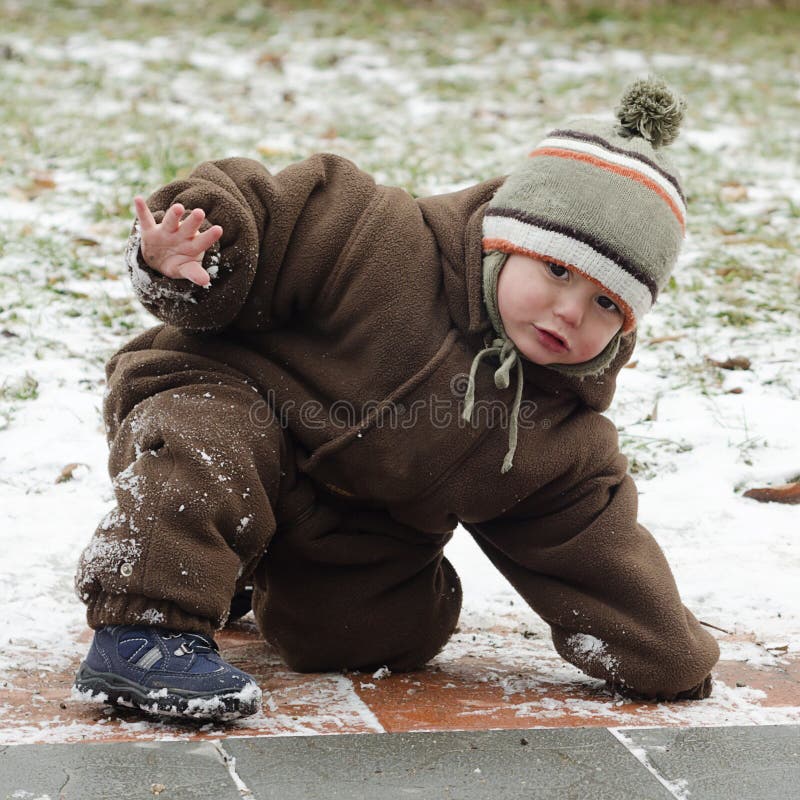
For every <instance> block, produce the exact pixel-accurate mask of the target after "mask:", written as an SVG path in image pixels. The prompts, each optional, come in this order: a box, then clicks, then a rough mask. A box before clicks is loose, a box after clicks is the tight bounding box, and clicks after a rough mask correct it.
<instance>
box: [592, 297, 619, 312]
mask: <svg viewBox="0 0 800 800" xmlns="http://www.w3.org/2000/svg"><path fill="white" fill-rule="evenodd" d="M597 302H598V303H599V304H600V307H601V308H605V309H606V310H607V311H619V306H618V305H617V304H616V303H615V302H614V301H613V300H612V299H611V298H609V297H606V296H605V295H604V294H601V295H600V297H598V298H597Z"/></svg>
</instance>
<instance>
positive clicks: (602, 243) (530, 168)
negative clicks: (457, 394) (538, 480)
mask: <svg viewBox="0 0 800 800" xmlns="http://www.w3.org/2000/svg"><path fill="white" fill-rule="evenodd" d="M685 107H686V102H685V100H684V99H683V98H681V97H679V96H677V95H675V94H674V93H673V92H672V91H671V89H670V88H669V87H668V86H667V85H666V84H665V83H664V82H663V81H661V80H659V79H657V78H651V79H648V80H640V81H636V82H635V83H633V84H631V86H629V87H628V89H627V90H626V92H625V94H624V95H623V97H622V99H621V101H620V104H619V106H618V107H617V109H616V116H617V122H616V123H615V124H613V125H612V124H609V123H607V122H600V121H597V120H595V119H586V118H582V119H576V120H573V121H570V122H568V123H566V124H565V125H563V126H562V127H559V128H557V129H556V130H553V131H551V132H550V133H549V134H547V136H546V137H545V138H544V139H543V140H542V141H541V142H540V143H539V144H538V145H537V146H536V148H535V149H534V150H533V151H532V152H531V153H530V155H529V157H528V158H527V159H526V161H525V162H524V163H523V164H521V165H520V166H519V167H518V168H517V169H515V170H514V171H512V172H511V174H510V175H509V176H508V178H507V179H506V180H505V182H504V183H503V185H502V186H501V187H500V188H499V189H498V191H497V193H496V194H495V196H494V197H493V198H492V200H491V202H490V203H489V205H488V207H487V210H486V213H485V216H484V220H483V251H484V258H483V299H484V304H485V306H486V310H487V312H488V314H489V318H490V320H491V322H492V326H493V328H494V332H495V335H496V336H495V338H494V339H493V341H492V344H491V347H487V348H486V349H484V350H482V351H481V352H480V353H478V355H477V356H476V357H475V359H474V361H473V364H472V369H471V370H470V382H469V384H468V387H467V395H466V397H465V408H464V418H465V419H467V420H469V419H470V418H471V416H472V407H473V403H474V391H475V386H474V376H475V371H476V369H477V366H478V363H479V362H480V360H481V359H482V358H484V357H485V356H487V355H497V356H498V357H499V358H500V367H499V368H498V369H497V371H496V372H495V385H496V386H497V387H498V388H506V387H507V386H508V385H509V375H510V372H511V369H512V368H513V367H514V366H515V365H516V366H517V374H518V382H519V383H518V386H517V400H516V401H515V408H514V409H512V415H511V425H510V431H509V451H508V453H507V454H506V458H505V460H504V462H503V469H502V471H503V472H507V471H508V470H509V469H510V468H511V464H512V459H513V454H514V449H515V448H516V439H517V416H518V411H519V402H520V401H521V397H522V385H521V384H522V380H523V373H522V364H521V362H520V359H521V358H522V356H521V355H520V353H519V352H518V351H517V349H516V347H515V346H514V344H513V342H511V340H510V339H509V338H508V336H507V334H506V332H505V330H504V328H503V324H502V320H501V318H500V313H499V311H498V308H497V279H498V276H499V274H500V270H501V269H502V267H503V265H504V264H505V262H506V260H507V259H508V256H509V255H510V254H512V253H520V254H522V255H526V256H530V257H532V258H537V259H541V260H543V261H548V262H550V263H554V264H560V265H561V266H565V267H569V268H570V269H571V270H574V271H575V272H577V273H580V274H581V275H583V276H584V277H586V278H588V279H589V280H590V281H592V282H593V283H595V284H597V285H598V286H600V287H602V289H603V290H604V292H605V293H606V294H607V295H608V296H609V297H610V298H611V299H612V300H613V301H614V302H615V303H616V305H617V306H618V308H619V309H620V310H621V311H622V314H623V324H622V327H621V328H620V330H619V332H618V333H617V334H616V335H615V336H614V337H613V338H612V340H611V341H610V342H609V343H608V345H607V346H606V348H605V349H604V350H603V352H602V353H600V354H599V355H598V356H596V357H595V358H593V359H591V361H587V362H583V363H582V364H549V365H547V366H548V367H549V368H551V369H554V370H556V371H557V372H561V373H564V374H567V375H573V376H578V377H580V378H584V377H588V376H593V375H599V374H601V373H602V372H603V371H604V370H605V369H606V368H607V367H608V366H609V365H610V364H611V362H612V361H613V360H614V357H615V356H616V355H617V352H618V350H619V343H620V337H621V336H622V335H624V334H627V333H630V332H631V331H632V330H634V328H635V327H636V326H637V324H638V322H639V320H641V318H642V317H643V316H644V314H646V313H647V311H648V310H649V309H650V308H651V307H652V305H653V303H654V302H655V300H656V297H657V296H658V292H659V290H660V289H662V288H663V287H664V286H665V284H666V283H667V280H668V279H669V276H670V273H671V272H672V269H673V267H674V266H675V262H676V261H677V258H678V253H679V251H680V246H681V243H682V240H683V238H684V236H685V232H686V199H685V197H684V195H683V191H682V190H681V184H680V175H679V173H678V170H677V169H676V168H675V166H674V165H673V164H672V162H671V161H670V160H669V158H668V157H667V156H666V155H665V154H664V153H663V151H662V150H661V148H663V147H664V146H666V145H669V144H670V143H671V142H673V141H674V140H675V138H677V135H678V129H679V127H680V123H681V121H682V119H683V113H684V110H685Z"/></svg>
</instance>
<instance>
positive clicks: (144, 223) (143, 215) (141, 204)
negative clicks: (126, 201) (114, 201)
mask: <svg viewBox="0 0 800 800" xmlns="http://www.w3.org/2000/svg"><path fill="white" fill-rule="evenodd" d="M133 207H134V210H135V211H136V218H137V219H138V220H139V226H140V227H141V229H142V230H143V231H149V230H152V229H153V228H155V226H156V221H155V220H154V219H153V215H152V214H151V213H150V209H149V208H148V207H147V203H145V201H144V198H143V197H142V196H141V195H138V194H137V195H136V197H134V198H133Z"/></svg>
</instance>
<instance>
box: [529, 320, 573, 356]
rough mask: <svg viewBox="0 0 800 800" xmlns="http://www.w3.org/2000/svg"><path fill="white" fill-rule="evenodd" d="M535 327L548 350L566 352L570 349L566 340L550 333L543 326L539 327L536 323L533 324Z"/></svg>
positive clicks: (537, 334)
mask: <svg viewBox="0 0 800 800" xmlns="http://www.w3.org/2000/svg"><path fill="white" fill-rule="evenodd" d="M533 329H534V330H535V331H536V336H537V337H538V339H539V341H540V342H541V344H542V345H544V346H545V347H546V348H547V349H548V350H551V351H552V352H554V353H566V352H567V350H569V347H567V344H566V342H564V341H563V340H562V339H560V338H559V337H558V336H556V335H555V334H553V333H550V332H549V331H546V330H544V329H542V328H537V327H536V325H534V326H533Z"/></svg>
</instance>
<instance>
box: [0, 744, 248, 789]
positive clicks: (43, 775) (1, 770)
mask: <svg viewBox="0 0 800 800" xmlns="http://www.w3.org/2000/svg"><path fill="white" fill-rule="evenodd" d="M154 784H162V785H163V786H164V787H165V789H164V790H163V791H162V792H161V793H160V794H158V795H156V794H155V793H154V791H153V788H152V787H153V785H154ZM44 796H47V797H49V798H50V800H155V798H156V797H158V798H159V800H209V798H214V800H240V795H239V792H238V790H237V788H236V785H235V784H234V782H233V779H232V778H231V776H230V775H229V774H228V770H227V767H226V766H225V764H224V763H223V761H222V757H221V756H220V754H219V752H218V751H217V750H216V748H215V747H214V745H213V744H211V743H210V742H120V743H117V744H34V745H13V746H8V747H2V748H0V800H39V799H40V798H42V797H44Z"/></svg>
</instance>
